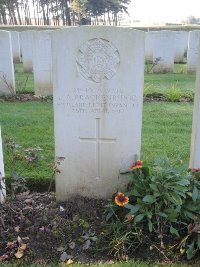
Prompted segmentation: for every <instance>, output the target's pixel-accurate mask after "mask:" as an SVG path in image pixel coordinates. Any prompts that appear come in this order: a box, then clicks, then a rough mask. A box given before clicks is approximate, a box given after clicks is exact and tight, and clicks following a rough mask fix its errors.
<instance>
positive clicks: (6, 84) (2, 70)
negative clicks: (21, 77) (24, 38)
mask: <svg viewBox="0 0 200 267" xmlns="http://www.w3.org/2000/svg"><path fill="white" fill-rule="evenodd" d="M1 94H8V95H9V94H15V77H14V65H13V54H12V45H11V36H10V32H8V31H2V30H0V95H1Z"/></svg>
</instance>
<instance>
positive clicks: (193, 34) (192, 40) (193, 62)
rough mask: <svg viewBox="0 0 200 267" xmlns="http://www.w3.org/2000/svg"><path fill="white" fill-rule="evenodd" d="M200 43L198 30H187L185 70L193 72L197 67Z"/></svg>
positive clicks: (199, 31)
mask: <svg viewBox="0 0 200 267" xmlns="http://www.w3.org/2000/svg"><path fill="white" fill-rule="evenodd" d="M199 44H200V30H196V31H190V32H189V41H188V53H187V72H188V73H195V72H196V68H197V58H198V48H199Z"/></svg>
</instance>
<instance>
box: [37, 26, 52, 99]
mask: <svg viewBox="0 0 200 267" xmlns="http://www.w3.org/2000/svg"><path fill="white" fill-rule="evenodd" d="M51 33H52V31H35V32H34V34H33V76H34V88H35V95H45V96H46V95H52V94H53V85H52V56H51Z"/></svg>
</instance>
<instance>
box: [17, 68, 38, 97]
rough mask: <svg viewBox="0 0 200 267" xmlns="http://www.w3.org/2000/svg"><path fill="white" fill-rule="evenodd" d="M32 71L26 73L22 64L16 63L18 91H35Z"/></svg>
mask: <svg viewBox="0 0 200 267" xmlns="http://www.w3.org/2000/svg"><path fill="white" fill-rule="evenodd" d="M33 81H34V79H33V74H32V73H24V72H23V65H22V64H15V84H16V92H17V93H34V82H33Z"/></svg>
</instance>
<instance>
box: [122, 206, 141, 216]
mask: <svg viewBox="0 0 200 267" xmlns="http://www.w3.org/2000/svg"><path fill="white" fill-rule="evenodd" d="M124 207H125V208H127V209H129V210H130V214H135V213H136V212H137V211H138V210H139V209H140V205H138V204H136V205H131V204H126V205H124Z"/></svg>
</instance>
